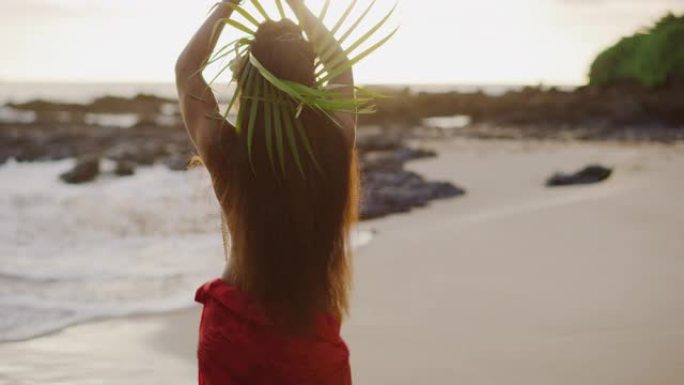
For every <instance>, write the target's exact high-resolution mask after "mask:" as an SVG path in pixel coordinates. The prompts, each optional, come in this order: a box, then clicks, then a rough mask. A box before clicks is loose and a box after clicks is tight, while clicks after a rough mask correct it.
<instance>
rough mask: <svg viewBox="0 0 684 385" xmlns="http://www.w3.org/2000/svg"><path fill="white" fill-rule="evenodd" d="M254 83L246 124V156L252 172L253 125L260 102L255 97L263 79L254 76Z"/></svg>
mask: <svg viewBox="0 0 684 385" xmlns="http://www.w3.org/2000/svg"><path fill="white" fill-rule="evenodd" d="M255 78H256V81H255V82H254V86H253V87H252V89H251V91H252V93H251V98H252V99H251V101H250V103H249V104H250V107H251V108H250V111H249V123H247V156H248V158H249V163H250V164H251V165H252V170H254V163H252V147H253V144H254V123H255V122H256V116H257V111H258V108H259V103H261V101H260V100H259V98H258V97H257V95H258V94H259V91H260V90H261V89H262V88H263V87H262V85H261V84H262V82H263V80H262V79H263V77H261V76H255Z"/></svg>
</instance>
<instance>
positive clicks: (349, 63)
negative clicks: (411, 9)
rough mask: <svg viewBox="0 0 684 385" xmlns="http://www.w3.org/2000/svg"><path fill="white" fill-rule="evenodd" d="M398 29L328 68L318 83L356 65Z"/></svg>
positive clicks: (383, 43)
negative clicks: (351, 57)
mask: <svg viewBox="0 0 684 385" xmlns="http://www.w3.org/2000/svg"><path fill="white" fill-rule="evenodd" d="M398 30H399V28H397V29H395V30H394V31H392V32H391V33H390V34H388V35H387V36H385V37H384V38H382V40H380V41H379V42H377V43H375V44H373V45H372V46H371V47H370V48H368V49H367V50H365V51H363V52H362V53H360V54H359V55H358V56H356V57H355V58H353V59H350V60H349V61H346V62H342V63H340V64H339V66H338V67H336V68H335V69H333V70H328V71H326V72H328V73H327V74H326V75H325V76H323V77H322V78H320V79H319V80H318V81H319V83H325V82H327V81H328V80H330V79H333V78H335V77H337V76H339V75H340V74H341V73H343V72H344V71H347V70H349V69H350V68H351V67H353V66H354V65H356V64H357V63H358V62H360V61H361V60H363V59H365V58H366V57H368V55H370V54H372V53H373V52H375V51H376V50H377V49H378V48H380V47H382V46H383V45H385V43H387V42H388V41H389V39H391V38H392V37H393V36H394V34H396V33H397V31H398Z"/></svg>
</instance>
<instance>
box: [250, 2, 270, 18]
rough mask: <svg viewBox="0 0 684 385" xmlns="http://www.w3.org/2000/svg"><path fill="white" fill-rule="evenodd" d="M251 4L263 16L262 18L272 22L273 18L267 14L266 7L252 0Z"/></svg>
mask: <svg viewBox="0 0 684 385" xmlns="http://www.w3.org/2000/svg"><path fill="white" fill-rule="evenodd" d="M250 2H251V3H252V4H253V5H254V7H255V8H256V9H257V11H259V13H260V14H261V16H263V17H264V19H266V20H271V17H270V16H268V13H266V10H265V9H264V7H263V6H262V5H261V3H260V2H259V0H250Z"/></svg>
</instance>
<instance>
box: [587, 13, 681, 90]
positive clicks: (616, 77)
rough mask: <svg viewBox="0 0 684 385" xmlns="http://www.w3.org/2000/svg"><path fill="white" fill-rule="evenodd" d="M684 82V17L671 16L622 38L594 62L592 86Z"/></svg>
mask: <svg viewBox="0 0 684 385" xmlns="http://www.w3.org/2000/svg"><path fill="white" fill-rule="evenodd" d="M682 79H684V14H683V15H681V16H675V15H673V14H671V13H670V14H668V15H666V16H665V17H663V18H662V19H660V21H658V22H657V23H656V24H655V25H654V26H653V27H651V28H649V29H646V30H643V31H640V32H638V33H636V34H634V35H632V36H629V37H625V38H622V39H621V40H620V41H619V42H618V43H617V44H615V45H614V46H612V47H610V48H608V49H606V50H605V51H603V52H602V53H601V54H599V55H598V57H597V58H596V59H595V60H594V63H593V64H592V65H591V70H590V73H589V81H590V84H595V85H609V84H615V83H625V82H630V83H634V82H636V83H638V84H641V85H644V86H647V87H654V86H660V85H664V84H667V83H669V82H673V81H675V80H682Z"/></svg>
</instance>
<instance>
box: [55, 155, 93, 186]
mask: <svg viewBox="0 0 684 385" xmlns="http://www.w3.org/2000/svg"><path fill="white" fill-rule="evenodd" d="M98 174H100V158H98V157H94V156H88V157H83V158H80V159H78V160H77V161H76V165H75V166H74V168H72V169H71V171H67V172H65V173H63V174H62V175H60V176H59V177H60V179H62V180H63V181H64V182H66V183H69V184H79V183H86V182H90V181H92V180H94V179H95V178H97V176H98Z"/></svg>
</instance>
